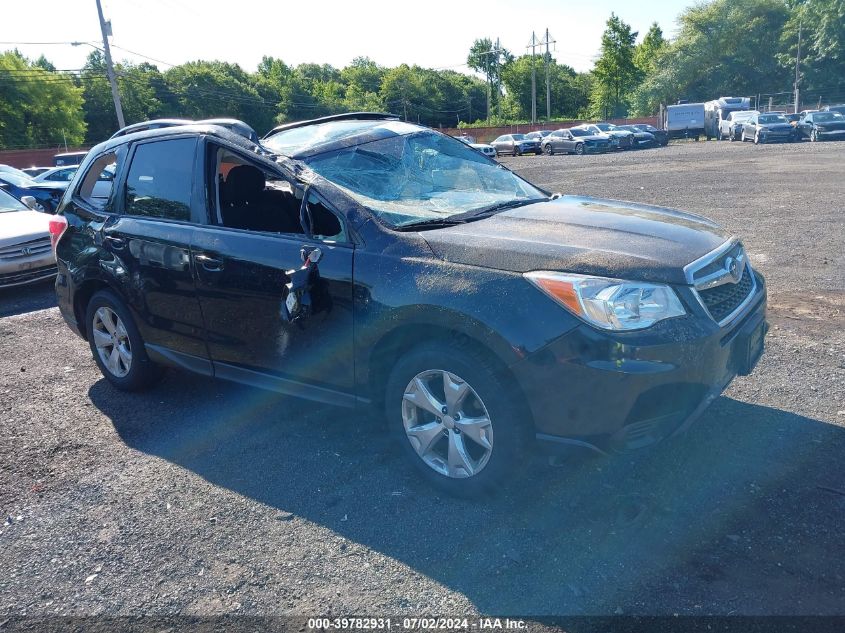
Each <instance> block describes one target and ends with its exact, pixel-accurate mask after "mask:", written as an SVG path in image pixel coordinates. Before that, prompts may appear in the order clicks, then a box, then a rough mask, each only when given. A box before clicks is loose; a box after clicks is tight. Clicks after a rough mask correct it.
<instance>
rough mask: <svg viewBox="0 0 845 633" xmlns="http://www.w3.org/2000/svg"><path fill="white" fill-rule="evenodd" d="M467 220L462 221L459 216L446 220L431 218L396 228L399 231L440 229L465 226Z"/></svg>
mask: <svg viewBox="0 0 845 633" xmlns="http://www.w3.org/2000/svg"><path fill="white" fill-rule="evenodd" d="M465 222H466V219H460V218H458V217H457V216H452V217H446V218H429V219H428V220H417V221H416V222H408V223H407V224H401V225H399V226H397V227H396V230H397V231H416V230H417V229H421V228H422V229H440V228H444V227H447V226H455V225H456V224H463V223H465Z"/></svg>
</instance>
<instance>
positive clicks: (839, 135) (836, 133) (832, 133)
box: [817, 130, 845, 140]
mask: <svg viewBox="0 0 845 633" xmlns="http://www.w3.org/2000/svg"><path fill="white" fill-rule="evenodd" d="M817 134H818V135H819V138H820V139H824V140H828V139H843V138H845V130H826V131H824V132H822V131H821V130H819V131H818V132H817Z"/></svg>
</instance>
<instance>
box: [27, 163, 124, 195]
mask: <svg viewBox="0 0 845 633" xmlns="http://www.w3.org/2000/svg"><path fill="white" fill-rule="evenodd" d="M77 169H79V165H66V166H64V167H53V168H52V169H49V170H48V171H45V172H44V173H43V174H40V175H39V176H36V177H35V178H34V180H35V182H43V183H45V184H49V185H53V186H57V187H64V188H67V187H68V186H69V185H70V181H71V180H73V177H74V175H76V170H77ZM113 180H114V165H109V166H108V167H106V168H105V169H104V170H103V173H102V174H100V178H99V179H98V180H97V183H96V184H95V185H94V192H93V197H94V198H100V199H103V200H105V199H108V197H109V195H111V186H112V181H113Z"/></svg>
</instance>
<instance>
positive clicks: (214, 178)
mask: <svg viewBox="0 0 845 633" xmlns="http://www.w3.org/2000/svg"><path fill="white" fill-rule="evenodd" d="M203 154H204V156H205V161H206V163H205V164H206V167H205V169H206V172H205V173H206V179H207V182H208V183H209V185H210V189H209V191H208V193H207V199H208V201H209V204H208V214H207V219H206V224H205V226H202V227H199V228H198V230H197V231H196V232H195V233H194V235H193V242H192V249H191V250H192V257H193V260H194V266H195V267H196V271H197V290H198V293H199V300H200V305H201V306H202V312H203V316H204V319H205V328H206V331H207V336H208V347H209V352H210V355H211V359H212V361H213V363H214V371H215V374H216V375H218V376H221V377H224V378H227V379H230V380H235V381H238V382H243V383H247V384H253V385H257V386H262V387H267V388H271V389H276V390H278V391H282V392H284V393H290V394H293V395H298V396H303V397H307V398H310V399H314V400H320V401H324V402H329V403H332V404H341V405H351V404H353V403H354V398H353V396H352V392H353V385H354V381H353V379H354V366H353V359H352V335H353V332H352V263H353V256H354V246H353V244H352V242H351V240H350V239H349V233H348V230H347V228H346V226H345V223H344V220H343V218H342V216H341V214H339V213H336V212H335V210H334V209H333V208H331V207H330V205H329V204H328V203H327V202H326V201H325V200H324V199H323V198H322V197H321V196H320V194H319V193H318V192H317V191H316V190H315V189H313V188H311V189H308V190H305V191H303V189H302V187H301V186H299V185H298V184H297V183H294V182H292V181H290V180H289V179H286V178H285V177H284V176H283V175H282V174H281V172H280V171H278V170H277V169H276V170H274V168H273V167H271V166H268V165H267V164H264V163H262V162H259V161H255V160H254V159H252V158H251V157H249V156H248V155H246V154H244V153H242V152H241V151H239V150H238V149H237V148H233V147H230V146H227V145H225V144H222V143H221V144H220V145H218V144H217V143H216V142H209V143H208V144H207V146H206V148H205V150H204V152H203ZM303 196H304V197H305V198H306V200H307V202H306V205H307V206H306V208H304V209H303V208H302V200H303ZM301 212H302V213H303V216H304V217H305V218H306V222H305V224H306V226H311V225H310V224H309V222H308V221H307V218H308V217H311V218H313V226H314V227H315V229H314V230H311V231H309V232H307V233H306V231H305V228H303V226H302V224H303V223H302V222H301V217H300V213H301ZM316 249H319V253H320V257H319V259H318V260H317V261H315V262H312V263H310V264H308V265H307V266H306V265H305V264H304V262H303V255H306V256H307V255H309V253H314V251H315V250H316ZM312 258H314V259H317V258H316V255H312ZM291 294H294V298H293V299H291V298H290V295H291Z"/></svg>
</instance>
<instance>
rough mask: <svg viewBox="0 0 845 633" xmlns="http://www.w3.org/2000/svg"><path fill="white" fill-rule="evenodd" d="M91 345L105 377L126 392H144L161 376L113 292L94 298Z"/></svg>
mask: <svg viewBox="0 0 845 633" xmlns="http://www.w3.org/2000/svg"><path fill="white" fill-rule="evenodd" d="M85 321H86V325H87V328H88V330H87V331H88V343H89V345H90V347H91V353H92V354H93V355H94V361H95V362H96V363H97V366H98V367H99V368H100V371H101V372H102V374H103V376H104V377H105V378H106V379H107V380H108V381H109V382H110V383H111V384H112V385H114V386H115V387H117V388H118V389H121V390H123V391H141V390H143V389H145V388H147V387H149V386H150V385H152V384H153V383H154V382H155V381H156V380H157V379H158V378H159V376H160V375H161V368H160V367H159V366H158V365H156V364H154V363H153V362H152V361H151V360H150V359H149V357H148V356H147V352H146V350H145V349H144V341H143V339H141V334H140V333H139V332H138V328H137V327H136V326H135V321H134V320H133V319H132V315H131V314H130V313H129V309H128V308H127V307H126V306H125V305H124V303H123V302H122V301H121V300H120V299H119V298H118V297H117V295H115V294H114V293H113V292H111V291H109V290H101V291H100V292H97V293H96V294H94V296H93V297H91V300H90V301H89V302H88V310H87V312H86V318H85Z"/></svg>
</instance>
